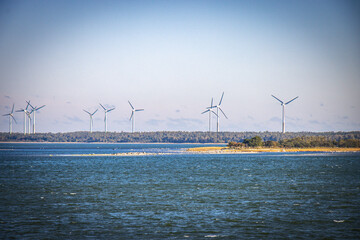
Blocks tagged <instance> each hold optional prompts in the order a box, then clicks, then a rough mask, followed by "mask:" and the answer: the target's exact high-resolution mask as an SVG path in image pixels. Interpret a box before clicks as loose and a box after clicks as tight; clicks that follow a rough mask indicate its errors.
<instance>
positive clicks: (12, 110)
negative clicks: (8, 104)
mask: <svg viewBox="0 0 360 240" xmlns="http://www.w3.org/2000/svg"><path fill="white" fill-rule="evenodd" d="M14 107H15V104H13V107H12V109H11V113H13V112H14Z"/></svg>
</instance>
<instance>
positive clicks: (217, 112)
mask: <svg viewBox="0 0 360 240" xmlns="http://www.w3.org/2000/svg"><path fill="white" fill-rule="evenodd" d="M223 97H224V92H223V93H222V95H221V99H220V102H219V104H218V105H216V106H212V107H211V108H216V115H217V124H216V132H217V133H219V129H220V124H219V118H220V116H219V110H220V111H221V112H222V114H223V115H224V117H225V118H226V119H228V117H227V116H226V115H225V113H224V111H223V110H222V109H221V107H220V106H221V103H222V100H223ZM208 109H209V108H208Z"/></svg>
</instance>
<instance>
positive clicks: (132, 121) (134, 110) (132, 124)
mask: <svg viewBox="0 0 360 240" xmlns="http://www.w3.org/2000/svg"><path fill="white" fill-rule="evenodd" d="M128 102H129V104H130V107H131V111H132V112H131V116H130V121H131V132H132V133H133V132H134V131H135V112H139V111H144V109H135V108H134V106H133V105H132V104H131V102H130V101H128Z"/></svg>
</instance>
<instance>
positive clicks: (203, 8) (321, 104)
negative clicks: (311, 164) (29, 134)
mask: <svg viewBox="0 0 360 240" xmlns="http://www.w3.org/2000/svg"><path fill="white" fill-rule="evenodd" d="M359 9H360V5H359V3H358V2H357V1H331V0H327V1H122V2H120V1H25V0H24V1H1V3H0V113H1V114H6V113H7V112H8V111H9V108H10V106H11V105H12V103H15V108H16V109H19V108H22V107H25V104H26V103H25V100H31V102H32V103H33V104H34V105H38V106H40V105H43V104H46V105H47V106H46V107H45V108H44V109H42V110H41V111H40V112H39V114H38V115H37V130H38V131H39V132H49V131H50V132H68V131H83V130H88V125H89V119H88V116H87V114H86V113H84V112H83V111H82V109H86V110H88V111H93V110H95V109H96V108H99V112H98V113H96V114H95V116H94V130H95V131H102V130H103V129H104V124H103V117H104V114H103V112H102V111H100V110H101V109H100V106H99V102H100V103H102V104H104V105H106V106H108V107H116V110H114V111H113V112H111V113H109V115H108V129H109V130H110V131H130V130H131V125H130V122H129V117H130V114H131V109H130V106H129V105H128V103H127V101H128V100H130V101H131V102H132V103H133V104H134V105H135V107H138V108H145V111H144V112H139V113H138V114H137V116H136V128H137V130H139V131H162V130H182V131H194V130H197V131H206V130H207V129H208V115H205V114H204V115H201V114H200V113H201V112H202V111H204V110H205V108H206V107H208V106H209V104H210V101H211V98H212V97H214V101H215V102H218V101H219V100H220V96H221V93H222V92H223V91H224V92H225V96H224V100H223V104H222V106H223V110H224V111H225V113H226V114H227V115H228V117H229V119H224V118H221V119H220V122H221V124H220V130H222V131H280V130H281V123H280V118H281V107H280V104H279V103H278V102H276V101H275V100H274V99H273V98H272V97H271V94H274V95H275V96H277V97H279V98H280V99H284V100H285V101H286V100H290V99H291V98H293V97H296V96H299V99H297V100H296V101H294V102H293V103H291V104H289V105H288V107H287V109H286V115H287V131H349V130H360V101H359V100H360V97H359V92H360V44H359V43H360V10H359ZM15 117H16V119H17V121H18V124H17V125H14V131H18V132H21V131H22V129H23V124H22V123H23V115H22V114H21V113H17V114H15ZM213 123H215V119H213ZM213 126H214V130H215V124H213ZM0 131H2V132H5V131H8V119H7V118H6V117H2V118H1V120H0Z"/></svg>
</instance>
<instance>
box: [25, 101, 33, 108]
mask: <svg viewBox="0 0 360 240" xmlns="http://www.w3.org/2000/svg"><path fill="white" fill-rule="evenodd" d="M26 102H27V104H28V105H27V106H26V109H27V108H28V106H30V107H31V108H32V109H34V107H33V105H31V103H30V101H26Z"/></svg>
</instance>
